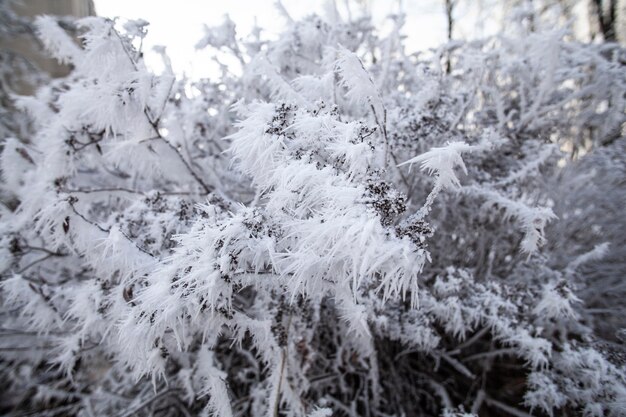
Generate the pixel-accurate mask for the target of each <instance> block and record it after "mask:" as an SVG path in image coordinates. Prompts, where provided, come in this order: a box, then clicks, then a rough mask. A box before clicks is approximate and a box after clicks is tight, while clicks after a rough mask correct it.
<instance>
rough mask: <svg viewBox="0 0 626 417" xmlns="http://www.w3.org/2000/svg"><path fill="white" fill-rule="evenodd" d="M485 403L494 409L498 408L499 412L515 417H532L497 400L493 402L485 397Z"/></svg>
mask: <svg viewBox="0 0 626 417" xmlns="http://www.w3.org/2000/svg"><path fill="white" fill-rule="evenodd" d="M485 402H486V403H487V404H489V405H491V406H494V407H495V408H499V409H500V410H503V411H506V412H507V413H509V414H511V415H513V416H515V417H532V416H531V415H530V414H528V413H525V412H523V411H522V410H519V409H517V408H514V407H511V406H508V405H506V404H504V403H502V402H500V401H498V400H494V399H493V398H490V397H487V396H485Z"/></svg>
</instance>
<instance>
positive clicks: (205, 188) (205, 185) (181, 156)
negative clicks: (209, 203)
mask: <svg viewBox="0 0 626 417" xmlns="http://www.w3.org/2000/svg"><path fill="white" fill-rule="evenodd" d="M144 114H145V115H146V118H147V119H148V122H149V123H150V125H151V126H152V128H153V130H154V132H155V134H156V135H157V137H158V139H160V140H161V141H163V142H164V143H165V144H166V145H167V146H169V148H170V149H171V150H172V151H174V153H175V154H176V155H177V156H178V158H179V159H180V161H181V162H182V163H183V165H185V168H186V169H187V171H188V172H189V174H190V175H191V176H192V177H193V178H194V179H195V180H196V182H197V183H198V184H200V186H201V187H202V188H203V189H204V191H205V193H206V194H209V193H210V192H211V191H212V189H211V187H209V186H208V185H207V184H206V183H205V182H204V181H203V180H202V178H200V176H199V175H198V174H197V173H196V172H195V171H194V170H193V169H192V168H191V165H189V162H187V160H186V159H185V157H184V156H183V155H182V154H181V153H180V151H179V150H178V149H177V148H176V146H174V145H172V143H171V142H170V141H168V140H167V139H165V138H164V137H163V135H161V132H159V127H158V122H157V121H153V120H152V119H151V118H150V115H149V113H148V109H147V108H146V109H144Z"/></svg>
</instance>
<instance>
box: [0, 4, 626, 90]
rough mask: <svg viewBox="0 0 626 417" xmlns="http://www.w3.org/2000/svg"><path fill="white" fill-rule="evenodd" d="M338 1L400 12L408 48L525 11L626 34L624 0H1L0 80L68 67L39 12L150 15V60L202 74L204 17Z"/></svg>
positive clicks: (582, 29)
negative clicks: (49, 52) (44, 42)
mask: <svg viewBox="0 0 626 417" xmlns="http://www.w3.org/2000/svg"><path fill="white" fill-rule="evenodd" d="M333 5H334V6H335V7H336V10H338V11H339V13H340V15H341V16H343V18H349V17H350V16H358V15H362V14H363V13H369V14H370V15H371V16H372V19H373V22H374V24H375V25H376V26H377V27H378V28H380V29H381V31H382V34H383V35H384V34H385V30H389V28H390V27H391V20H390V16H394V15H398V14H399V13H402V14H403V15H404V16H405V22H406V23H405V26H404V29H403V32H404V35H405V36H406V43H405V45H406V48H407V52H409V53H410V52H415V51H420V50H426V49H428V48H435V47H437V46H439V45H441V44H443V43H445V42H448V41H454V40H468V39H472V38H479V37H484V36H488V35H490V34H493V33H496V32H498V31H499V30H501V29H504V30H506V26H507V21H509V22H510V19H511V18H513V19H515V18H516V13H517V14H518V16H519V18H522V17H523V16H522V15H521V14H524V13H533V14H552V15H558V16H557V18H558V20H559V21H561V22H562V23H563V25H566V26H568V27H569V28H570V29H571V33H572V36H574V37H575V38H577V39H578V40H580V41H583V42H594V41H616V42H621V43H624V42H625V41H626V0H413V1H409V0H404V1H402V0H398V1H389V0H336V1H334V2H332V1H322V0H320V1H302V0H282V1H281V2H280V3H279V2H277V1H275V0H231V1H216V0H205V1H199V0H194V1H192V0H186V1H180V0H178V1H173V0H0V55H1V57H0V59H1V61H0V64H4V65H9V66H10V68H12V71H8V72H9V74H8V75H3V79H2V80H0V82H2V83H3V89H7V88H10V89H11V90H14V91H16V92H18V93H22V94H25V93H30V92H32V89H33V88H32V85H33V84H37V83H38V82H39V81H40V80H25V79H23V78H24V77H22V79H21V78H19V77H18V76H17V74H18V73H20V70H19V68H21V67H24V66H25V67H28V66H29V65H30V64H33V65H35V66H36V67H38V68H41V69H43V70H44V71H45V72H47V74H49V75H50V76H52V77H58V76H63V75H65V74H67V72H68V71H69V69H68V68H66V67H63V66H61V65H59V64H58V63H56V62H55V61H53V60H51V59H49V58H47V57H46V56H45V54H43V53H42V52H41V49H42V48H41V45H40V44H39V42H38V40H37V39H36V38H35V36H34V32H33V29H32V26H31V25H30V22H31V20H32V18H33V17H34V16H37V15H40V14H51V15H56V16H59V17H62V18H65V19H67V20H68V22H69V19H71V18H76V17H85V16H91V15H99V16H104V17H108V18H111V19H116V18H119V19H120V21H124V20H125V19H138V18H141V19H144V20H147V21H148V22H149V23H150V25H149V26H148V36H147V37H146V39H145V44H144V45H143V50H144V51H145V55H144V56H145V61H146V64H147V65H148V66H149V67H151V68H152V69H153V70H154V71H155V72H160V71H162V70H163V64H162V59H161V58H160V56H159V54H157V53H156V52H154V50H153V48H154V47H155V46H164V47H165V50H166V52H167V54H168V56H169V57H170V59H171V61H172V67H173V69H174V72H175V73H176V74H177V75H179V76H186V77H188V78H190V79H197V78H201V77H211V76H213V75H215V74H216V73H217V71H216V68H215V61H214V60H213V58H212V57H211V56H210V53H209V52H208V51H206V50H197V49H196V47H195V45H196V44H197V42H198V41H199V40H200V39H201V38H202V36H203V33H204V25H207V26H209V27H211V26H216V25H219V24H221V23H222V22H223V21H224V18H225V16H226V15H228V16H229V17H230V19H231V20H232V21H233V22H235V24H236V30H237V35H238V37H241V38H245V37H246V36H248V35H249V34H250V33H251V32H252V31H253V30H254V29H255V27H257V26H258V27H260V28H262V29H263V31H262V36H263V37H265V38H268V39H272V38H274V37H276V36H277V34H278V33H279V32H280V31H281V30H282V28H283V27H284V25H285V24H286V23H287V22H288V20H289V19H290V18H293V19H298V18H301V17H303V16H305V15H308V14H311V13H317V14H322V15H328V13H331V12H330V11H331V10H335V7H333ZM520 13H521V14H520ZM553 17H554V16H553ZM507 19H509V20H507ZM70 26H71V25H69V24H68V28H70ZM18 61H19V62H18ZM7 78H8V79H7Z"/></svg>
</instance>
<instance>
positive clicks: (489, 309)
mask: <svg viewBox="0 0 626 417" xmlns="http://www.w3.org/2000/svg"><path fill="white" fill-rule="evenodd" d="M393 23H394V27H395V28H394V30H392V31H391V33H390V35H389V36H388V37H384V38H381V37H380V35H379V34H378V32H377V31H376V30H375V29H374V28H373V27H372V25H371V24H370V22H369V20H368V19H367V18H365V17H363V18H358V19H352V20H348V21H345V20H341V19H340V17H339V14H338V13H336V11H332V10H331V12H330V13H329V17H327V18H322V17H318V16H310V17H308V18H306V19H304V20H301V21H296V22H292V23H290V24H289V26H288V28H287V30H286V31H285V32H284V33H283V34H282V35H281V36H280V37H279V38H278V39H277V40H275V41H271V42H270V41H265V40H263V39H262V38H259V36H258V31H257V36H256V37H250V38H246V39H239V38H238V36H237V33H236V31H235V27H234V23H233V22H232V21H230V20H229V19H227V20H226V21H225V23H224V25H223V26H221V27H218V28H207V30H206V36H205V37H204V38H203V39H202V40H201V41H200V42H199V43H198V47H199V48H214V49H220V50H221V51H222V53H224V52H229V53H232V54H233V55H234V56H235V58H236V59H238V60H239V62H240V63H241V65H242V71H243V74H242V75H241V76H237V75H234V74H233V73H232V72H229V71H226V70H225V71H223V72H222V76H221V78H219V80H217V81H216V80H201V81H197V82H193V83H190V82H188V81H186V80H177V79H176V78H175V77H174V75H173V74H172V72H171V70H168V69H166V71H165V72H164V73H163V74H161V75H156V74H153V73H151V72H150V71H149V70H148V69H147V68H146V67H145V66H144V64H143V61H142V53H141V50H140V49H138V48H139V47H140V45H141V42H140V41H141V39H142V38H143V37H145V36H146V33H147V31H146V22H143V21H136V22H127V23H126V24H124V25H121V24H119V22H118V23H117V24H116V23H115V22H111V21H108V20H104V19H100V18H87V19H82V20H80V21H78V22H77V25H78V26H79V28H80V33H81V34H82V35H81V38H80V40H81V42H80V44H78V43H76V42H75V41H74V40H73V39H72V38H71V37H70V36H68V35H67V34H66V33H65V32H64V31H63V30H62V29H61V28H60V27H59V26H58V25H57V23H56V22H55V21H54V20H53V19H52V18H49V17H42V18H39V19H38V21H37V27H38V31H39V34H40V36H41V38H42V40H43V43H44V44H45V45H46V46H47V48H48V49H49V51H50V52H51V53H52V54H53V56H55V57H56V58H57V59H59V60H61V61H63V62H67V63H70V64H72V66H73V67H74V71H73V72H72V73H71V75H70V76H68V77H67V78H65V79H61V80H54V81H51V82H50V83H49V84H48V85H46V86H45V87H44V88H41V89H40V90H39V91H38V92H37V95H36V96H35V97H21V98H18V99H17V105H18V106H20V107H21V108H23V109H24V111H25V112H27V113H28V114H29V115H30V117H31V123H32V126H33V129H34V131H35V133H34V134H33V135H32V136H31V137H29V138H27V140H20V139H17V138H5V139H4V142H3V150H2V154H1V157H0V162H1V168H2V195H3V196H6V197H3V202H4V203H5V204H4V205H3V206H1V207H0V210H1V211H0V216H1V217H0V218H1V220H2V221H1V222H0V228H1V233H0V236H1V240H0V244H1V247H0V250H1V251H2V252H1V253H2V255H1V257H0V260H1V269H2V282H1V285H0V291H1V292H0V294H1V295H0V296H1V301H2V313H1V314H2V328H1V334H0V358H1V359H0V364H1V365H2V367H1V369H2V376H3V380H4V381H6V382H7V384H5V386H3V396H2V398H3V399H2V402H1V403H0V407H2V410H3V412H15V413H17V412H22V411H27V412H33V413H35V414H55V413H56V414H62V415H85V416H91V415H155V416H166V415H196V414H198V415H216V416H220V417H227V416H260V415H267V416H279V415H284V416H314V417H320V416H330V415H337V416H344V415H345V416H361V415H364V416H392V415H393V416H421V415H444V416H467V415H476V414H479V415H506V414H509V415H514V416H522V415H528V413H534V414H537V415H540V414H541V415H543V414H547V415H598V416H601V415H609V416H618V415H623V414H624V413H625V412H626V408H625V404H626V391H625V383H626V381H625V374H624V359H623V358H624V352H623V347H622V345H621V343H622V342H621V339H620V338H621V337H623V329H622V333H620V329H621V328H622V326H624V320H623V318H622V316H623V315H622V312H623V306H621V305H620V304H619V301H620V300H621V299H622V297H623V296H624V295H626V287H624V284H623V283H622V282H621V281H622V277H623V271H624V261H623V259H624V257H623V256H622V255H623V247H624V246H623V244H624V232H626V230H625V228H624V219H623V216H622V213H621V211H622V210H623V207H624V203H625V201H624V196H625V193H624V190H625V187H624V182H623V179H624V175H623V174H624V153H623V150H624V140H623V137H622V136H621V135H622V133H623V124H624V121H625V115H624V93H625V92H626V88H625V87H626V77H625V76H624V74H625V72H624V71H623V62H624V51H623V50H622V49H620V48H619V47H618V46H616V45H610V44H602V45H585V44H579V43H575V42H571V41H568V40H567V39H568V38H567V33H566V32H565V31H563V30H561V29H555V30H551V31H546V32H538V33H524V32H523V31H522V29H519V31H518V32H515V31H512V32H511V33H517V34H516V35H515V37H510V36H505V35H501V36H497V37H494V38H490V39H485V40H481V41H476V42H471V43H459V44H454V45H446V46H444V47H442V48H441V49H439V50H437V51H430V52H429V53H426V54H419V55H416V54H414V55H407V54H406V53H405V52H404V49H403V46H402V37H401V35H400V33H401V26H402V18H401V17H400V16H396V17H395V18H394V19H393ZM207 53H210V49H208V50H207ZM164 62H165V67H166V68H169V67H168V64H167V63H168V61H167V58H166V57H165V56H164ZM444 62H450V64H451V67H450V68H451V71H450V72H449V73H448V72H447V68H444V65H442V63H444ZM572 156H576V157H577V159H576V160H574V159H572ZM607 323H608V324H607Z"/></svg>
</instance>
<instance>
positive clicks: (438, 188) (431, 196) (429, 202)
mask: <svg viewBox="0 0 626 417" xmlns="http://www.w3.org/2000/svg"><path fill="white" fill-rule="evenodd" d="M442 188H443V186H442V184H441V183H440V182H438V181H437V182H436V183H435V186H434V187H433V189H432V191H431V192H430V194H428V197H426V202H425V203H424V205H423V206H422V208H420V209H419V211H418V212H417V214H416V218H417V219H418V220H420V219H423V218H424V217H426V216H427V215H428V213H430V210H431V208H432V205H433V203H434V202H435V198H437V196H438V195H439V193H440V192H441V189H442Z"/></svg>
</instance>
